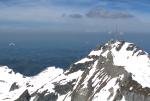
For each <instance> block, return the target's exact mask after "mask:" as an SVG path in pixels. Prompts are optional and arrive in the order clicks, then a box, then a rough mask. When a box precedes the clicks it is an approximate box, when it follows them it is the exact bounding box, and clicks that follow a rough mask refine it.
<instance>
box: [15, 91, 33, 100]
mask: <svg viewBox="0 0 150 101" xmlns="http://www.w3.org/2000/svg"><path fill="white" fill-rule="evenodd" d="M30 98H31V96H30V94H29V92H28V90H25V91H24V92H23V93H22V94H21V95H20V97H19V98H18V99H17V100H15V101H29V100H30Z"/></svg>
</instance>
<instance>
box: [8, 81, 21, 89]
mask: <svg viewBox="0 0 150 101" xmlns="http://www.w3.org/2000/svg"><path fill="white" fill-rule="evenodd" d="M16 89H19V86H18V85H17V83H16V82H14V83H13V84H12V85H11V87H10V90H9V91H13V90H16Z"/></svg>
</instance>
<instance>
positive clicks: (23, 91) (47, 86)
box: [0, 40, 150, 101]
mask: <svg viewBox="0 0 150 101" xmlns="http://www.w3.org/2000/svg"><path fill="white" fill-rule="evenodd" d="M0 75H1V76H0V101H150V58H149V55H148V53H146V52H145V51H143V50H142V49H140V48H138V47H137V46H136V45H135V44H133V43H129V42H125V41H113V40H111V41H108V42H107V43H106V44H105V45H102V46H98V47H97V48H96V49H94V50H92V51H91V52H90V54H89V55H88V56H87V57H85V58H83V59H81V60H79V61H77V62H76V63H74V64H72V65H71V66H70V68H69V69H68V70H66V71H63V70H62V69H60V68H55V67H48V68H47V69H45V70H44V71H42V72H41V73H39V74H38V75H36V76H33V77H25V76H23V75H22V74H19V73H15V72H14V71H13V70H11V69H9V68H8V67H7V66H1V67H0Z"/></svg>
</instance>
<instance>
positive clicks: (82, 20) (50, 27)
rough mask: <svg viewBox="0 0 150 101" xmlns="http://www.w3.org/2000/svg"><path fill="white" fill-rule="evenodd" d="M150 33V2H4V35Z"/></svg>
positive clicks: (0, 4) (0, 3) (0, 24)
mask: <svg viewBox="0 0 150 101" xmlns="http://www.w3.org/2000/svg"><path fill="white" fill-rule="evenodd" d="M116 25H117V26H119V30H121V31H125V32H150V28H149V27H150V0H0V32H7V31H41V32H42V31H52V32H53V31H54V32H66V31H68V32H103V31H106V32H107V31H114V30H115V28H116Z"/></svg>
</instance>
